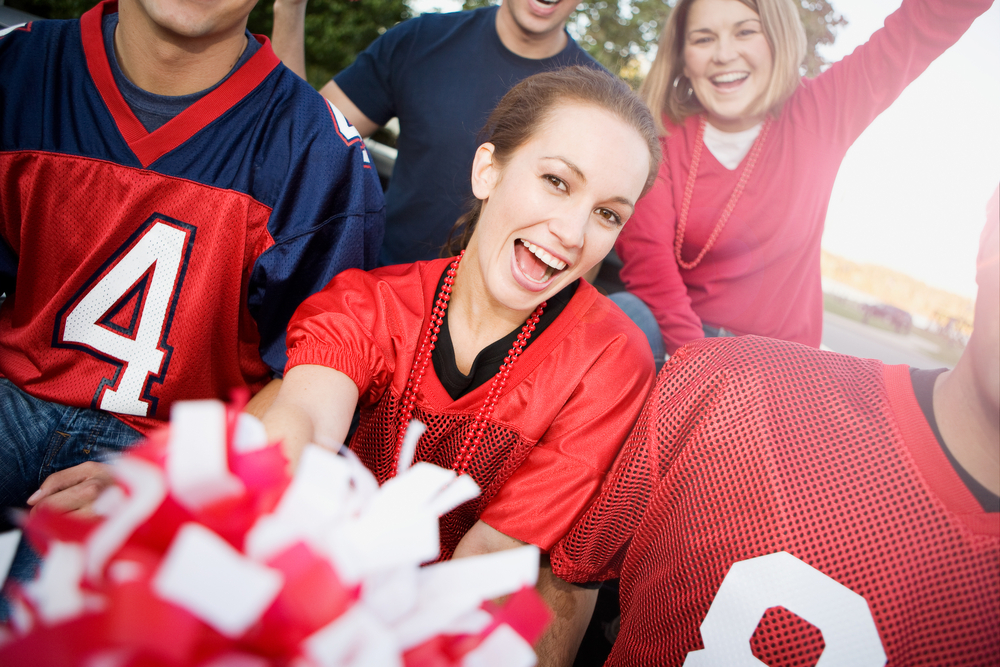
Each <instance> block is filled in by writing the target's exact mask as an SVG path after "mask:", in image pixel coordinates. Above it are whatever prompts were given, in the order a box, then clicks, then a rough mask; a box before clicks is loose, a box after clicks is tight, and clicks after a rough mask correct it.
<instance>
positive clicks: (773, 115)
mask: <svg viewBox="0 0 1000 667" xmlns="http://www.w3.org/2000/svg"><path fill="white" fill-rule="evenodd" d="M991 4H992V0H961V1H955V0H904V2H903V4H902V6H901V7H900V8H899V9H898V10H897V11H896V12H895V13H893V14H892V15H890V16H889V17H888V18H887V19H886V21H885V27H884V28H882V29H881V30H879V31H877V32H876V33H875V34H874V35H872V37H871V39H870V40H869V41H868V43H866V44H864V45H863V46H861V47H859V48H858V49H857V50H855V51H854V53H852V54H851V55H849V56H847V57H846V58H844V59H843V60H841V61H840V62H837V63H835V64H834V65H832V66H831V67H830V68H829V69H827V70H826V71H825V72H823V73H822V74H820V75H819V76H817V77H816V78H814V79H803V78H801V75H800V72H799V65H800V63H801V62H802V58H803V56H804V54H805V45H806V42H805V34H804V31H803V29H802V24H801V21H800V20H799V16H798V11H797V9H796V7H795V5H796V3H794V2H793V1H792V0H679V2H677V4H676V6H675V7H674V9H673V11H672V12H671V14H670V17H669V20H668V21H667V24H666V26H665V27H664V31H663V35H662V36H661V38H660V44H659V50H658V52H657V56H656V60H655V62H654V64H653V67H652V69H651V70H650V73H649V75H648V76H647V77H646V81H645V83H644V85H643V88H642V91H641V93H642V95H643V97H644V99H645V100H646V102H647V104H649V106H650V109H651V110H652V111H653V116H654V117H655V118H656V120H657V122H658V124H659V125H660V130H661V135H662V136H661V142H662V146H663V161H662V163H661V165H660V172H659V176H658V178H657V180H656V184H655V185H654V187H653V190H652V192H651V193H650V195H649V196H648V197H646V198H645V199H644V200H643V202H642V203H641V204H640V205H639V206H638V207H637V208H636V212H635V216H634V217H633V219H632V221H631V222H630V223H629V225H628V227H627V228H626V229H624V230H623V232H622V234H621V236H619V238H618V241H617V243H616V244H615V249H616V250H617V252H618V254H619V256H620V257H621V259H622V261H623V263H624V266H623V268H622V270H621V277H622V280H623V282H624V284H625V287H626V289H627V290H628V293H619V294H617V295H614V296H613V299H614V300H616V302H618V303H619V304H620V305H621V306H622V307H623V308H624V309H625V310H626V312H629V313H630V315H632V316H633V319H635V320H636V321H637V322H640V325H641V326H642V328H643V329H644V330H646V332H647V335H649V336H650V343H651V345H652V346H653V347H654V353H655V352H656V351H657V349H656V348H658V347H659V350H658V351H659V353H660V354H661V355H662V352H663V347H660V343H661V342H662V343H663V344H664V345H665V348H666V352H667V353H669V354H672V353H673V352H674V350H676V349H677V348H678V347H680V346H681V345H683V344H684V343H687V342H688V341H691V340H696V339H699V338H702V337H704V336H706V335H720V334H721V335H726V334H758V335H763V336H770V337H773V338H781V339H784V340H790V341H795V342H799V343H804V344H806V345H810V346H812V347H818V346H819V344H820V338H821V335H822V325H823V320H822V314H823V303H822V293H821V290H820V272H819V255H820V238H821V236H822V233H823V222H824V219H825V217H826V210H827V205H828V203H829V200H830V193H831V191H832V189H833V184H834V179H835V178H836V175H837V170H838V169H839V167H840V163H841V161H842V160H843V158H844V155H845V154H846V153H847V149H848V148H850V146H851V144H852V143H853V142H854V140H855V139H857V138H858V136H859V135H860V134H861V133H862V132H863V131H864V129H865V128H866V127H868V125H869V124H870V123H871V122H872V120H874V119H875V117H876V116H878V114H880V113H881V112H882V111H884V110H885V109H886V108H888V107H889V105H890V104H892V102H893V100H895V99H896V97H898V96H899V94H900V93H901V92H902V91H903V89H904V88H905V87H906V86H907V85H908V84H909V83H910V82H911V81H913V80H914V79H915V78H916V77H917V76H918V75H919V74H920V73H921V72H923V71H924V69H926V67H927V66H928V65H929V64H930V63H931V62H932V61H933V60H934V59H935V58H936V57H937V56H939V55H940V54H941V53H943V52H944V51H945V50H946V49H947V48H948V47H949V46H951V45H952V44H953V43H955V42H956V41H957V40H958V38H959V37H961V36H962V34H963V33H964V32H965V31H966V29H967V28H968V27H969V25H971V23H972V22H973V20H974V19H975V18H976V17H977V16H979V15H980V14H982V13H983V12H985V11H986V10H987V9H989V7H990V6H991ZM914 140H917V138H916V137H915V138H914ZM859 242H864V239H859ZM640 300H641V301H640ZM643 304H644V305H643ZM646 307H648V310H647V309H646ZM649 311H651V316H650V312H649ZM633 313H636V314H633ZM643 316H645V317H646V318H647V320H646V322H642V321H641V320H642V317H643ZM654 318H655V322H654V321H653V320H654ZM657 330H658V331H657ZM661 339H662V341H661Z"/></svg>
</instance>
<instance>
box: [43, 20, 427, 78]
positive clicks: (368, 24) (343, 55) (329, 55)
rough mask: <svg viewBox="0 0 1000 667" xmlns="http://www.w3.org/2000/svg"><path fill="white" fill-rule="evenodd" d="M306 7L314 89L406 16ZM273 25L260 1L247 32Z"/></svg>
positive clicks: (266, 30) (261, 31)
mask: <svg viewBox="0 0 1000 667" xmlns="http://www.w3.org/2000/svg"><path fill="white" fill-rule="evenodd" d="M58 1H63V2H65V1H68V0H58ZM307 7H308V8H307V10H306V74H307V77H308V79H309V83H311V84H312V85H313V86H315V87H316V88H320V87H322V86H323V84H325V83H326V82H327V81H329V80H330V77H332V76H333V75H334V74H336V73H337V72H339V71H340V70H342V69H344V68H345V67H347V66H348V65H350V64H351V63H352V62H353V61H354V57H355V56H357V54H358V53H360V52H361V51H364V49H365V47H367V46H368V45H369V44H371V43H372V42H373V41H375V38H376V37H378V36H379V35H381V34H382V33H383V32H385V31H386V30H388V29H389V28H391V27H392V26H394V25H396V24H397V23H399V22H400V21H403V20H405V19H407V18H409V17H410V10H409V8H408V7H407V6H406V2H405V0H309V4H308V6H307ZM273 22H274V7H273V4H272V0H260V1H259V2H258V3H257V6H256V7H254V10H253V12H252V13H251V14H250V21H249V28H250V31H251V32H254V33H257V34H261V35H270V34H271V25H272V24H273Z"/></svg>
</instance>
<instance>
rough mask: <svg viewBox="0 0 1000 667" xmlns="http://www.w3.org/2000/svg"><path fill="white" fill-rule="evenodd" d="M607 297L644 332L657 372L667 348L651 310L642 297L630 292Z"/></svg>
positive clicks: (663, 360) (616, 293)
mask: <svg viewBox="0 0 1000 667" xmlns="http://www.w3.org/2000/svg"><path fill="white" fill-rule="evenodd" d="M608 298H609V299H611V300H612V301H614V302H615V304H616V305H617V306H618V307H619V308H621V309H622V311H624V313H625V314H626V315H628V318H629V319H630V320H632V321H633V322H634V323H635V325H636V326H637V327H639V329H641V330H642V333H644V334H646V340H647V341H648V342H649V349H650V350H652V352H653V362H654V363H655V364H656V372H657V373H659V372H660V369H661V368H662V367H663V364H664V362H665V361H666V359H667V348H666V346H665V345H664V344H663V335H662V334H660V325H659V324H658V323H657V321H656V318H655V317H653V311H651V310H650V309H649V306H647V305H646V304H645V303H644V302H643V300H642V299H640V298H639V297H637V296H636V295H635V294H632V293H631V292H615V293H614V294H609V295H608Z"/></svg>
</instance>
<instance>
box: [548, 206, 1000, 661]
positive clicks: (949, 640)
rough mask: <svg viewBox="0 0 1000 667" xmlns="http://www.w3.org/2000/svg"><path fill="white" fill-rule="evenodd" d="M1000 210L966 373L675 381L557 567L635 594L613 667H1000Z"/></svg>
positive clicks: (700, 346)
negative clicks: (612, 580)
mask: <svg viewBox="0 0 1000 667" xmlns="http://www.w3.org/2000/svg"><path fill="white" fill-rule="evenodd" d="M998 208H1000V200H998V194H994V196H993V199H992V201H991V202H990V204H989V211H988V221H987V225H986V228H985V229H984V230H983V235H982V238H981V239H980V251H979V258H978V265H977V277H976V280H977V282H978V284H979V294H978V298H977V301H976V310H975V330H974V332H973V334H972V338H971V340H970V341H969V344H968V346H967V347H966V349H965V352H964V353H963V354H962V357H961V359H960V360H959V362H958V364H957V365H956V366H955V368H954V369H953V370H944V369H940V370H938V371H920V370H916V369H910V368H907V367H906V366H886V365H883V364H882V363H880V362H878V361H874V360H871V359H856V358H854V357H848V356H844V355H839V354H834V353H829V352H821V351H819V350H814V349H811V348H807V347H804V346H801V345H797V344H794V343H786V342H781V341H776V340H769V339H765V338H758V337H753V336H747V337H741V338H728V339H714V340H710V341H705V342H699V343H693V344H690V345H688V346H686V347H684V348H682V349H681V350H680V351H678V352H677V354H676V355H675V356H674V357H672V358H671V359H670V361H669V362H668V364H667V366H665V367H664V369H663V371H662V372H661V374H660V377H659V379H658V382H657V385H656V387H655V388H654V389H653V393H652V395H651V396H650V398H649V400H648V402H647V404H646V407H645V409H644V412H643V414H642V415H641V416H640V418H639V421H638V422H637V424H636V426H635V429H634V431H633V433H632V435H631V437H630V438H629V440H628V442H627V443H626V445H625V448H624V449H623V451H622V453H621V455H620V458H619V460H618V462H617V464H616V467H615V469H614V472H613V474H612V475H611V476H609V477H608V481H607V482H606V484H605V486H604V488H603V489H602V491H601V493H600V495H599V497H598V500H597V501H596V503H595V504H594V505H593V506H592V507H591V508H590V509H589V510H588V511H587V512H586V513H585V514H584V515H583V516H582V518H581V519H580V521H579V523H578V524H577V525H576V527H575V528H573V529H572V530H571V531H570V532H569V534H568V535H567V536H566V538H565V539H564V540H563V541H562V542H561V543H559V544H558V545H556V547H555V548H554V549H553V551H552V565H553V571H554V572H555V573H556V574H557V575H558V576H560V577H563V578H568V579H569V580H571V581H585V580H588V579H601V578H608V577H614V576H620V577H621V630H620V632H619V634H618V637H617V640H616V641H615V644H614V647H613V649H612V652H611V656H610V658H609V659H608V662H607V664H608V665H628V666H629V667H635V666H639V665H657V666H660V665H682V664H683V665H688V666H691V665H760V664H762V663H763V664H768V665H778V664H783V665H784V664H816V661H817V660H818V659H819V657H820V655H822V656H823V664H843V665H854V666H858V667H864V666H867V665H873V666H875V665H877V666H881V665H885V664H886V663H888V664H890V665H960V664H968V665H996V664H998V663H1000V257H998V255H1000V211H998Z"/></svg>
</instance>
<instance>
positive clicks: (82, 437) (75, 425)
mask: <svg viewBox="0 0 1000 667" xmlns="http://www.w3.org/2000/svg"><path fill="white" fill-rule="evenodd" d="M141 437H142V434H141V433H139V432H138V431H136V430H135V429H133V428H131V427H130V426H126V425H125V424H124V423H123V422H121V421H119V420H118V419H116V418H115V417H114V416H112V415H111V414H110V413H108V412H101V411H99V410H88V409H85V408H72V407H69V406H66V405H60V404H58V403H50V402H48V401H43V400H41V399H38V398H35V397H33V396H31V395H29V394H26V393H25V392H23V391H21V390H20V389H18V388H17V387H16V386H14V384H13V383H11V382H10V381H9V380H7V379H5V378H0V531H3V530H6V529H8V528H10V527H11V526H10V525H7V524H8V520H7V516H6V515H5V512H6V508H9V507H26V501H27V500H28V497H29V496H30V495H31V494H32V493H34V492H35V490H36V489H38V487H39V486H40V485H41V483H42V482H43V481H45V478H46V477H48V476H49V475H51V474H52V473H54V472H58V471H60V470H64V469H65V468H72V467H73V466H75V465H79V464H81V463H85V462H87V461H104V460H107V459H108V458H110V457H112V456H114V455H116V454H119V453H121V452H122V451H124V450H125V449H127V448H128V447H129V445H132V444H135V443H136V442H137V441H138V440H139V439H140V438H141ZM39 563H40V559H39V557H38V555H37V554H35V553H34V551H33V550H32V549H31V548H30V547H29V546H28V543H27V541H26V540H24V539H23V538H22V540H21V543H20V544H19V545H18V548H17V555H16V556H15V557H14V562H13V563H12V564H11V568H10V574H9V577H10V578H11V579H16V580H18V581H30V580H31V579H33V578H34V576H35V570H36V569H37V568H38V564H39ZM0 583H2V582H0ZM7 613H8V610H7V601H6V599H0V621H3V620H5V619H6V617H7Z"/></svg>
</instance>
